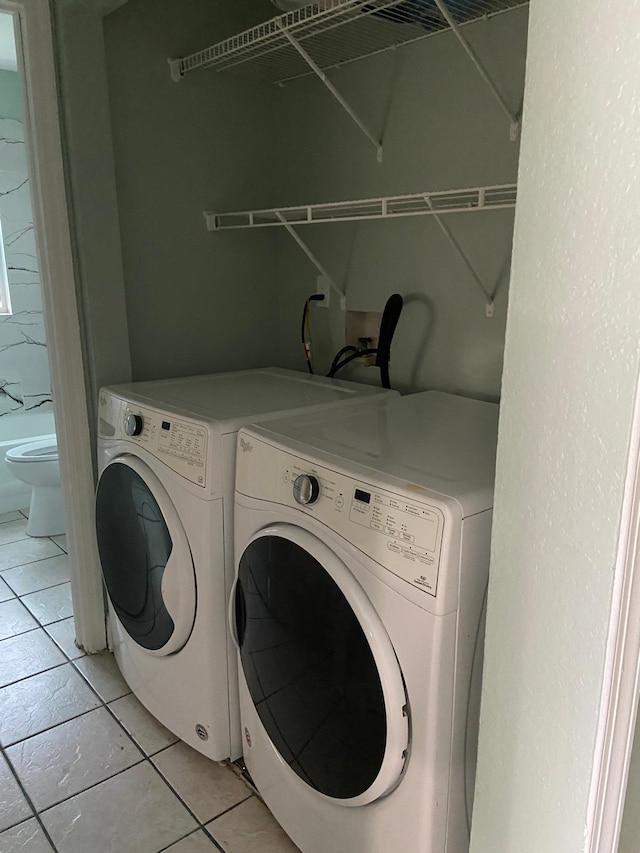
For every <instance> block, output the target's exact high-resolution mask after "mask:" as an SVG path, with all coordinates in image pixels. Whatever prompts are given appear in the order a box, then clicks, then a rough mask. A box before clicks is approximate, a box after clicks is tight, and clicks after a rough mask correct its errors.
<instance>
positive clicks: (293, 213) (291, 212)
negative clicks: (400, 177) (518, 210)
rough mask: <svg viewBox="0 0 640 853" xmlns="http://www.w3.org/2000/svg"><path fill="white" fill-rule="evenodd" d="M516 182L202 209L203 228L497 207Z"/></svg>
mask: <svg viewBox="0 0 640 853" xmlns="http://www.w3.org/2000/svg"><path fill="white" fill-rule="evenodd" d="M515 203H516V184H496V185H494V186H489V187H473V188H469V189H459V190H444V191H442V192H423V193H412V194H411V195H397V196H386V197H379V198H367V199H359V200H357V201H340V202H329V203H322V204H306V205H298V206H295V207H276V208H269V209H265V210H243V211H235V212H232V213H217V212H214V211H205V214H204V216H205V218H206V222H207V229H208V230H209V231H220V230H222V229H231V228H263V227H267V226H272V225H276V226H278V225H279V226H283V225H284V226H287V225H288V226H292V225H311V224H314V223H323V222H349V221H356V220H362V219H394V218H398V217H403V216H425V215H432V216H433V215H435V216H436V217H438V216H439V215H440V214H449V213H468V212H470V211H474V210H475V211H480V210H500V209H504V208H511V207H515Z"/></svg>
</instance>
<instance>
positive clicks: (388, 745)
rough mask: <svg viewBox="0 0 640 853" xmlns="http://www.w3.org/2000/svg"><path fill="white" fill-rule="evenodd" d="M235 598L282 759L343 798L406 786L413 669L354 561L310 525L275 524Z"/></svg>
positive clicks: (252, 679) (248, 666)
mask: <svg viewBox="0 0 640 853" xmlns="http://www.w3.org/2000/svg"><path fill="white" fill-rule="evenodd" d="M234 596H235V597H234V599H233V601H232V602H231V608H230V610H231V622H232V630H233V631H234V633H235V636H236V639H237V642H238V647H239V652H240V659H241V663H242V669H243V672H244V676H245V680H246V683H247V687H248V689H249V693H250V695H251V698H252V700H253V703H254V705H255V708H256V711H257V713H258V715H259V717H260V720H261V722H262V724H263V726H264V728H265V729H266V732H267V734H268V735H269V737H270V739H271V742H272V743H273V745H274V746H275V748H276V749H277V751H278V752H279V754H280V756H281V757H282V758H283V760H284V761H285V762H286V763H287V764H288V765H289V767H291V769H292V770H293V771H294V772H295V773H297V775H298V776H299V777H300V778H301V779H302V780H303V781H304V782H306V784H307V785H309V786H311V787H312V788H313V789H314V790H315V791H317V792H319V793H320V794H322V795H324V796H325V797H327V798H330V799H332V800H334V801H336V802H338V803H340V804H341V805H348V806H357V805H363V804H365V803H369V802H372V801H373V800H375V799H377V798H378V797H381V796H383V795H384V794H385V793H387V792H388V791H390V790H391V789H392V788H393V787H395V785H396V784H397V783H398V781H399V779H400V776H401V774H402V769H403V767H404V763H405V758H406V751H407V747H408V739H409V721H408V716H407V714H408V706H407V698H406V695H405V690H404V684H403V681H402V674H401V672H400V666H399V664H398V660H397V658H396V655H395V653H394V650H393V646H392V645H391V640H390V639H389V636H388V634H387V632H386V630H385V628H384V626H383V625H382V622H381V621H380V618H379V616H378V614H377V613H376V611H375V610H374V608H373V606H372V604H371V601H370V600H369V598H368V597H367V595H366V593H365V592H364V590H363V589H362V587H361V586H360V585H359V584H358V582H357V581H356V580H355V578H354V577H353V575H352V574H351V572H349V570H348V569H347V567H346V566H345V564H344V563H343V562H342V561H341V560H340V559H339V558H338V557H337V556H336V554H335V553H334V552H333V551H331V550H330V549H329V548H328V547H327V546H326V545H325V544H324V543H322V542H321V541H320V540H318V539H316V537H315V536H313V535H311V534H310V533H308V532H306V531H304V530H301V529H300V528H297V527H294V526H292V525H287V524H282V525H274V526H273V527H269V528H265V529H264V530H262V531H260V532H259V533H258V534H257V535H256V536H254V537H253V538H252V539H251V541H250V542H249V544H248V545H247V547H246V549H245V551H244V553H243V554H242V557H241V558H240V564H239V567H238V577H237V581H236V587H235V594H234Z"/></svg>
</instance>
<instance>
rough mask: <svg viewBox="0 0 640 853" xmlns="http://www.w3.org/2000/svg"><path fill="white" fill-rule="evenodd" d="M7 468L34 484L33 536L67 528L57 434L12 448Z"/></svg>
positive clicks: (7, 460)
mask: <svg viewBox="0 0 640 853" xmlns="http://www.w3.org/2000/svg"><path fill="white" fill-rule="evenodd" d="M5 462H6V463H7V469H8V470H9V471H10V472H11V473H12V474H13V476H14V477H15V478H16V479H17V480H20V481H21V482H23V483H27V485H29V486H31V505H30V507H29V522H28V524H27V533H28V534H29V536H56V535H58V534H61V533H64V532H65V520H64V507H63V504H62V490H61V488H60V465H59V463H58V445H57V442H56V436H55V435H43V436H42V437H41V438H39V439H38V440H37V441H31V442H29V443H28V444H22V445H20V446H19V447H14V448H13V450H8V451H7V453H6V455H5Z"/></svg>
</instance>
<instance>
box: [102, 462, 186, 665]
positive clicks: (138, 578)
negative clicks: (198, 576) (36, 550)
mask: <svg viewBox="0 0 640 853" xmlns="http://www.w3.org/2000/svg"><path fill="white" fill-rule="evenodd" d="M96 532H97V538H98V551H99V553H100V562H101V564H102V574H103V575H104V581H105V584H106V587H107V592H108V593H109V598H110V599H111V604H112V605H113V609H114V610H115V612H116V614H117V616H118V619H119V620H120V622H121V624H122V626H123V628H124V629H125V631H126V632H127V633H128V634H129V636H130V637H131V638H132V639H133V640H135V642H136V643H138V645H140V646H142V647H143V648H144V649H146V650H147V651H149V652H150V653H151V654H156V655H168V654H171V653H172V652H177V651H178V650H179V649H181V648H182V647H183V646H184V644H185V643H186V642H187V640H188V639H189V635H190V633H191V629H192V628H193V623H194V620H195V613H196V580H195V570H194V566H193V558H192V556H191V549H190V548H189V542H188V540H187V535H186V533H185V531H184V528H183V526H182V523H181V522H180V518H179V516H178V513H177V511H176V509H175V507H174V505H173V503H172V502H171V500H170V498H169V495H168V494H167V492H166V491H165V489H164V487H163V486H162V484H161V482H160V480H159V479H158V478H157V477H156V475H155V474H154V473H153V471H152V470H151V469H150V468H149V467H148V466H147V465H145V463H144V462H142V461H141V460H140V459H137V458H136V457H135V456H120V457H118V458H116V459H114V460H113V461H112V462H110V463H109V465H107V467H106V468H105V469H104V471H103V472H102V474H101V476H100V480H99V482H98V491H97V495H96Z"/></svg>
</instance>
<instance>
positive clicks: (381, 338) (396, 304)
mask: <svg viewBox="0 0 640 853" xmlns="http://www.w3.org/2000/svg"><path fill="white" fill-rule="evenodd" d="M403 304H404V303H403V300H402V296H400V294H399V293H392V294H391V296H390V297H389V298H388V299H387V304H386V305H385V306H384V311H383V312H382V320H381V321H380V332H379V335H378V349H377V355H376V367H379V368H380V383H381V385H382V387H383V388H391V382H390V379H389V360H390V358H391V341H392V340H393V335H394V333H395V330H396V326H397V325H398V320H399V319H400V314H401V313H402V306H403Z"/></svg>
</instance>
